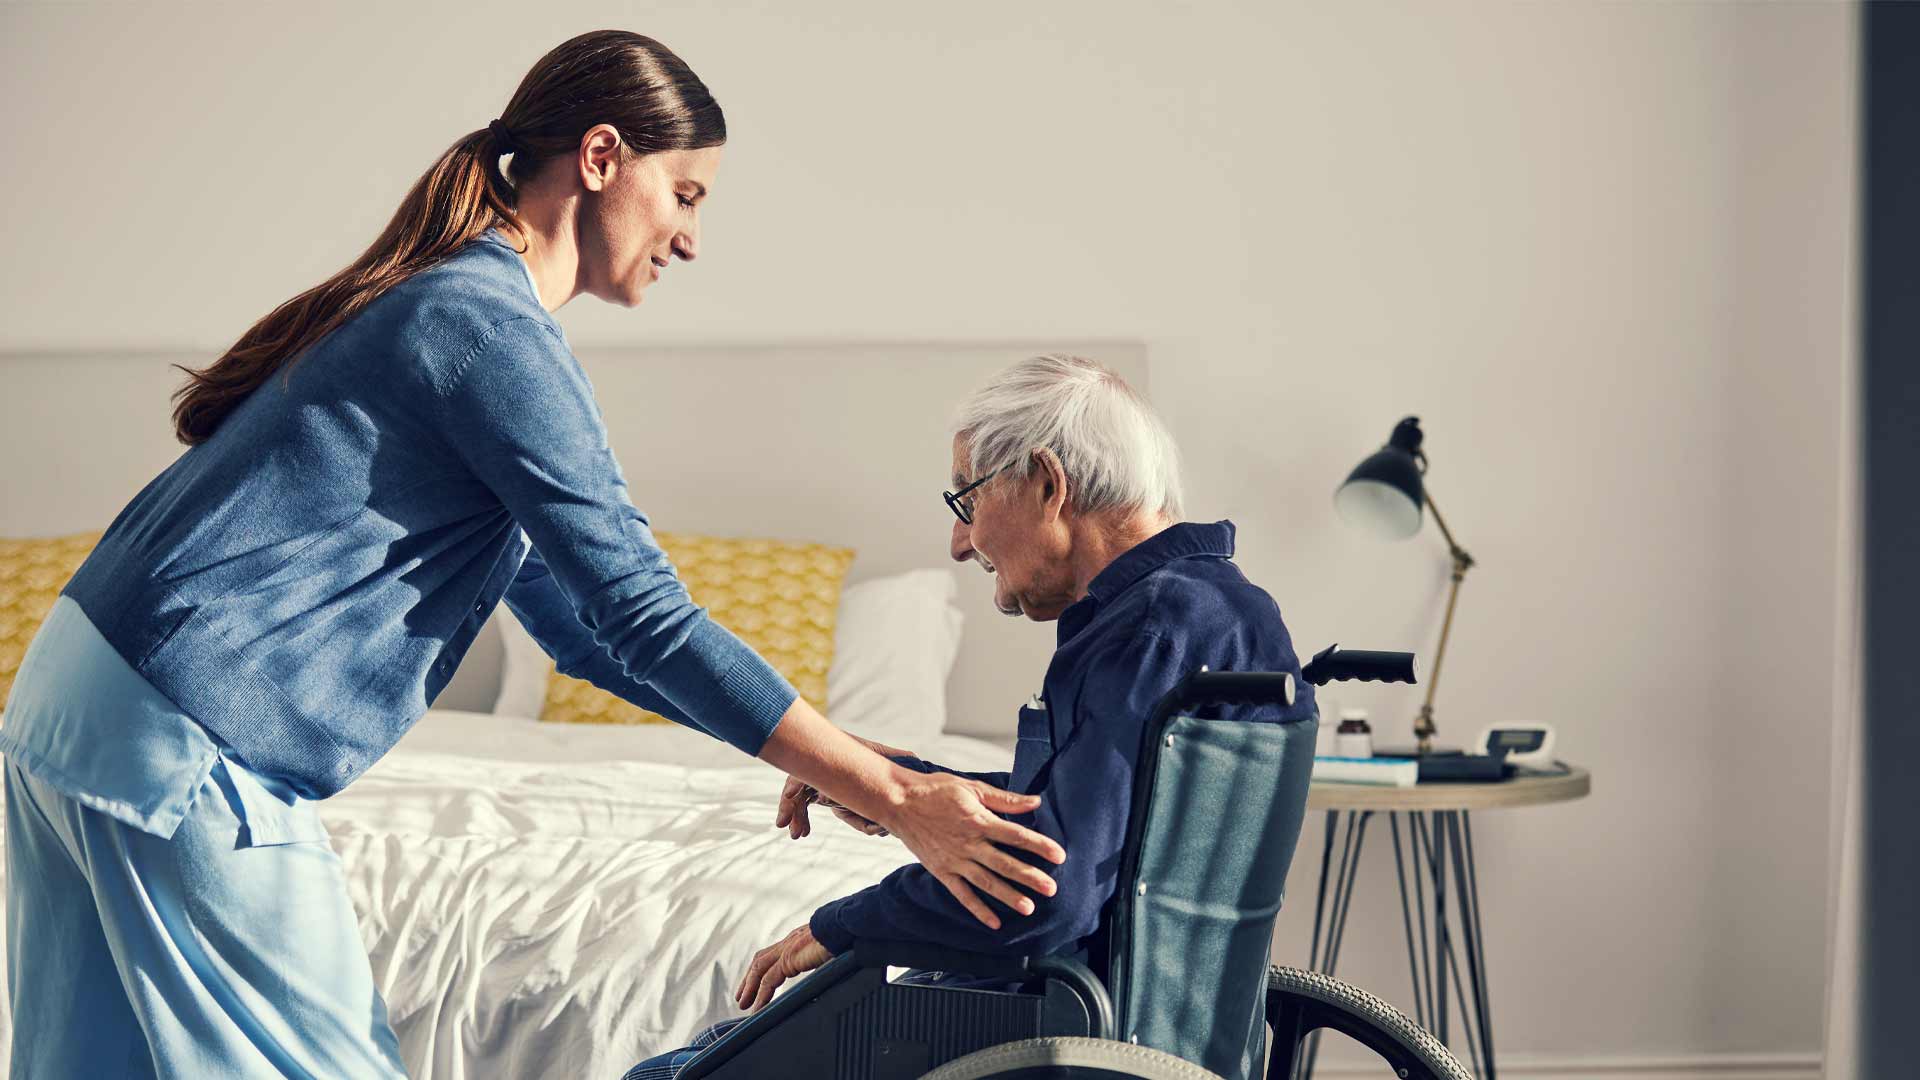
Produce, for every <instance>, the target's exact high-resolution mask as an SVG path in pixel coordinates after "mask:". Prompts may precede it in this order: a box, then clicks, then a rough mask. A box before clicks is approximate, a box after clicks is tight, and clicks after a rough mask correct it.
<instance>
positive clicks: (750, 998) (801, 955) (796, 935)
mask: <svg viewBox="0 0 1920 1080" xmlns="http://www.w3.org/2000/svg"><path fill="white" fill-rule="evenodd" d="M831 959H833V954H832V953H829V952H828V951H827V948H826V946H824V945H822V944H820V943H819V942H817V941H815V940H813V931H812V929H810V928H808V927H805V926H800V927H795V928H794V929H793V930H792V931H790V932H789V933H788V934H787V936H786V937H783V938H781V939H780V940H779V941H776V942H774V943H773V944H771V945H769V946H767V947H766V948H764V949H761V950H760V951H759V952H757V953H755V954H754V955H753V963H752V964H749V965H748V966H747V974H746V977H745V978H743V979H741V980H740V986H739V988H738V989H736V990H734V992H733V1003H734V1004H735V1005H738V1006H739V1007H740V1008H742V1009H746V1010H748V1011H749V1012H759V1011H760V1010H761V1009H762V1008H763V1007H765V1005H766V1004H767V1002H769V1001H772V1000H773V992H774V991H775V990H777V989H779V987H780V984H781V983H783V982H786V981H787V980H788V979H791V978H793V977H795V976H797V975H801V974H804V973H806V972H809V971H812V970H813V969H814V968H817V967H819V966H820V965H821V964H824V963H826V962H827V961H828V960H831Z"/></svg>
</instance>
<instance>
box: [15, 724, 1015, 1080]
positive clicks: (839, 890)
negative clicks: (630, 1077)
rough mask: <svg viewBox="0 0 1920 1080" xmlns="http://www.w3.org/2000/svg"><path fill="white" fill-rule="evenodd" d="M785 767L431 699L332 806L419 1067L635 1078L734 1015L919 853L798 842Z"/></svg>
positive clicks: (826, 831)
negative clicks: (813, 918)
mask: <svg viewBox="0 0 1920 1080" xmlns="http://www.w3.org/2000/svg"><path fill="white" fill-rule="evenodd" d="M914 749H916V750H920V751H922V752H923V754H924V755H925V756H927V757H929V758H932V759H933V760H938V761H944V762H946V763H949V764H952V765H955V766H956V767H962V768H973V769H987V768H1005V767H1006V763H1007V761H1008V760H1009V759H1010V757H1011V751H1010V750H1009V749H1008V748H1006V747H1004V746H1001V745H998V744H995V743H992V742H988V741H984V740H981V739H976V738H971V737H967V736H953V735H947V736H939V737H936V738H934V739H932V740H929V741H928V742H927V743H925V744H924V745H921V746H916V747H915V748H914ZM780 779H781V777H780V774H779V773H778V772H776V771H775V770H773V769H770V768H768V767H766V766H764V765H761V764H759V763H757V762H753V761H751V760H749V759H746V758H743V757H741V756H740V754H739V753H738V752H736V751H734V750H732V749H731V748H729V747H726V746H724V745H722V744H720V743H717V742H715V741H713V740H712V739H710V738H708V737H707V736H705V735H703V734H700V733H698V732H694V731H690V730H687V729H684V728H673V727H658V726H649V727H601V726H587V725H580V726H573V725H554V724H540V723H538V722H536V721H533V720H529V719H525V718H522V717H512V716H494V715H488V714H481V713H466V712H457V711H451V710H434V711H430V712H429V713H427V715H426V716H425V717H423V718H422V719H421V721H420V723H419V725H418V726H417V727H416V728H415V729H414V731H413V732H412V733H411V734H409V735H408V736H407V738H406V739H405V740H403V741H402V743H401V744H400V746H399V747H398V748H396V749H395V751H394V752H393V753H391V754H389V755H388V756H387V757H386V758H385V759H383V760H382V761H381V762H380V763H379V764H377V765H376V766H374V768H373V769H372V770H370V771H369V772H368V773H367V775H366V776H365V777H363V778H362V779H361V780H360V781H359V782H357V783H355V784H354V785H353V786H352V787H351V788H349V789H348V790H347V791H346V792H344V793H342V794H341V795H339V796H337V797H336V798H333V799H330V800H328V801H327V802H326V803H324V804H323V806H322V808H323V816H324V818H325V820H326V823H327V828H328V831H329V832H330V833H331V835H332V842H333V847H334V849H335V850H336V851H337V852H338V853H339V854H340V856H341V859H342V862H343V863H344V864H345V867H346V872H347V882H348V889H349V892H350V894H351V895H352V898H353V903H354V908H355V910H356V911H357V912H358V913H359V915H360V928H361V933H362V936H363V937H364V939H365V941H366V945H367V951H368V954H369V956H370V958H371V960H372V963H373V971H374V977H375V980H376V982H377V983H378V984H379V986H380V988H381V990H382V992H383V993H384V994H385V995H386V998H387V1004H388V1007H389V1008H390V1009H391V1018H392V1021H393V1026H394V1030H395V1031H396V1032H397V1033H398V1035H399V1037H400V1043H401V1047H402V1052H403V1054H404V1056H405V1059H406V1062H407V1067H408V1070H409V1072H410V1073H411V1075H413V1076H415V1077H436V1078H441V1080H479V1078H485V1077H501V1076H516V1077H518V1076H524V1077H595V1076H598V1077H612V1076H618V1075H620V1073H621V1071H623V1070H624V1069H625V1068H626V1067H627V1066H629V1065H631V1064H632V1063H633V1062H634V1061H636V1060H638V1059H640V1058H642V1057H645V1056H647V1055H649V1054H652V1053H655V1052H657V1051H659V1050H662V1049H670V1048H672V1047H673V1046H678V1045H680V1044H681V1042H682V1041H684V1039H685V1038H686V1037H687V1036H688V1035H689V1034H691V1033H692V1032H693V1031H696V1030H698V1029H699V1028H700V1027H702V1026H704V1025H706V1024H708V1023H712V1022H713V1021H715V1020H718V1019H720V1018H722V1017H724V1016H728V1015H734V1011H733V1008H732V1003H731V1000H730V990H731V987H732V985H733V983H734V982H735V981H737V980H738V978H739V976H740V974H741V973H742V972H744V971H745V969H746V963H747V961H748V960H749V959H750V958H751V957H752V955H753V953H754V951H755V950H757V949H759V948H761V947H763V946H765V945H768V944H771V943H772V942H773V941H775V940H777V939H778V938H779V937H780V936H781V935H782V934H784V933H785V932H786V931H788V930H790V929H792V928H793V927H794V926H796V925H798V924H799V923H800V922H803V921H805V919H806V917H807V915H808V914H809V913H810V912H811V911H812V910H813V908H814V907H816V906H818V905H819V904H820V903H822V902H824V901H826V900H829V899H832V898H834V897H836V896H841V895H844V894H845V893H848V892H851V891H854V890H856V889H859V888H861V887H863V886H865V885H868V884H870V883H872V882H873V881H876V880H878V879H879V878H880V877H882V876H884V875H885V874H886V873H887V872H888V871H889V870H891V869H893V868H894V867H895V866H898V865H900V864H901V863H903V862H906V861H908V860H909V859H910V858H911V857H910V856H909V855H908V854H907V853H906V849H905V848H903V847H902V846H901V845H900V844H899V842H898V841H896V840H893V839H891V838H874V837H866V836H862V835H860V834H858V833H856V832H854V831H853V830H852V829H849V828H846V827H845V826H843V825H841V824H839V823H838V822H835V821H832V820H830V819H824V818H823V819H822V820H821V821H820V822H819V823H818V827H817V828H816V830H815V832H814V834H813V835H812V836H810V837H808V838H807V839H805V840H801V841H793V840H789V839H788V838H787V834H786V832H785V831H784V830H776V829H774V828H773V827H772V821H773V807H774V798H775V795H776V793H777V792H778V790H779V784H780ZM0 902H4V894H0ZM6 1026H7V1014H6V1013H5V1012H0V1033H5V1034H10V1032H5V1028H6ZM4 1071H5V1058H4V1055H0V1073H4Z"/></svg>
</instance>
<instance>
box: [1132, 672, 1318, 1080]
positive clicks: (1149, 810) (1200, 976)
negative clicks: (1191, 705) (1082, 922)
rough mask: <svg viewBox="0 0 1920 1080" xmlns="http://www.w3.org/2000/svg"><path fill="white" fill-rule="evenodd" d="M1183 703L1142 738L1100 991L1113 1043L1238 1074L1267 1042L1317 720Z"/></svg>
mask: <svg viewBox="0 0 1920 1080" xmlns="http://www.w3.org/2000/svg"><path fill="white" fill-rule="evenodd" d="M1262 677H1264V678H1274V679H1279V678H1283V677H1282V676H1257V677H1255V678H1262ZM1238 678H1243V679H1244V678H1246V677H1245V676H1239V677H1238ZM1289 692H1290V687H1289ZM1193 696H1194V695H1187V697H1188V698H1189V699H1191V698H1192V697H1193ZM1180 698H1181V692H1180V691H1176V692H1175V693H1174V694H1170V695H1168V700H1167V701H1166V702H1163V703H1162V708H1160V709H1159V710H1156V713H1155V715H1154V717H1153V718H1151V719H1150V720H1149V722H1148V724H1147V726H1146V731H1145V733H1144V736H1143V744H1144V745H1143V746H1142V748H1141V755H1140V759H1139V763H1138V765H1137V770H1138V771H1137V773H1136V779H1135V784H1134V801H1133V812H1132V817H1131V819H1130V822H1129V827H1128V828H1129V835H1128V843H1127V847H1126V849H1125V851H1124V854H1123V856H1122V866H1121V874H1120V879H1119V882H1118V884H1117V889H1116V893H1115V897H1114V906H1113V909H1112V916H1111V923H1110V925H1109V928H1108V932H1109V934H1110V950H1109V955H1108V957H1107V966H1108V984H1109V989H1110V991H1111V993H1112V996H1113V1003H1114V1012H1115V1018H1116V1022H1117V1025H1118V1035H1119V1037H1120V1038H1122V1039H1129V1040H1131V1041H1135V1042H1138V1043H1140V1044H1142V1045H1145V1046H1150V1047H1153V1048H1155V1049H1158V1050H1164V1051H1166V1052H1168V1053H1171V1054H1175V1055H1177V1056H1179V1057H1182V1058H1185V1059H1186V1060H1188V1061H1191V1062H1193V1063H1195V1064H1197V1065H1201V1066H1204V1067H1206V1068H1208V1069H1211V1070H1213V1071H1214V1072H1216V1073H1219V1074H1220V1075H1222V1076H1224V1077H1228V1078H1229V1080H1243V1078H1245V1077H1250V1076H1254V1075H1257V1073H1258V1069H1259V1065H1258V1062H1259V1061H1260V1059H1261V1056H1262V1049H1263V1047H1264V1044H1265V1036H1266V1031H1265V1026H1264V1013H1263V1009H1264V1004H1265V1000H1266V985H1267V966H1268V963H1269V959H1268V957H1269V952H1270V949H1271V942H1272V938H1273V924H1274V919H1275V917H1276V916H1277V915H1278V914H1279V911H1280V901H1281V898H1282V894H1283V893H1284V891H1285V886H1286V880H1287V868H1288V866H1289V865H1290V864H1291V863H1292V862H1293V851H1294V846H1295V844H1296V842H1297V841H1298V840H1299V838H1300V826H1301V823H1302V821H1303V820H1304V817H1305V814H1306V800H1307V787H1308V784H1309V782H1310V781H1311V777H1312V772H1313V750H1314V734H1315V731H1316V730H1317V728H1318V723H1317V718H1313V719H1305V720H1288V721H1284V722H1282V721H1281V719H1280V717H1281V715H1282V713H1281V710H1280V708H1279V707H1278V706H1279V705H1282V704H1284V703H1285V702H1284V701H1274V702H1273V704H1274V706H1275V707H1271V708H1261V709H1257V710H1242V713H1243V715H1250V716H1253V717H1255V718H1254V719H1249V720H1237V721H1223V720H1205V719H1198V718H1196V717H1194V716H1191V715H1185V714H1184V712H1185V711H1186V710H1183V709H1182V704H1183V702H1182V701H1181V700H1180ZM1243 700H1244V699H1243ZM1261 717H1264V719H1262V718H1261Z"/></svg>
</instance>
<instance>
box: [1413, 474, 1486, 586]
mask: <svg viewBox="0 0 1920 1080" xmlns="http://www.w3.org/2000/svg"><path fill="white" fill-rule="evenodd" d="M1421 495H1422V497H1424V498H1425V499H1426V500H1427V510H1428V511H1429V512H1431V513H1432V514H1433V523H1434V524H1435V525H1438V526H1440V535H1441V536H1443V537H1445V538H1446V541H1447V548H1448V550H1450V551H1451V552H1452V553H1453V561H1454V562H1456V563H1465V564H1466V566H1463V567H1461V569H1462V570H1463V571H1464V570H1466V569H1467V568H1469V567H1471V566H1472V565H1473V556H1471V555H1469V554H1467V549H1465V548H1463V547H1461V546H1460V543H1459V541H1457V540H1455V539H1454V538H1453V530H1452V529H1449V528H1447V519H1446V518H1443V517H1441V516H1440V504H1439V503H1436V502H1434V501H1433V493H1432V492H1431V491H1426V490H1424V487H1423V489H1422V491H1421Z"/></svg>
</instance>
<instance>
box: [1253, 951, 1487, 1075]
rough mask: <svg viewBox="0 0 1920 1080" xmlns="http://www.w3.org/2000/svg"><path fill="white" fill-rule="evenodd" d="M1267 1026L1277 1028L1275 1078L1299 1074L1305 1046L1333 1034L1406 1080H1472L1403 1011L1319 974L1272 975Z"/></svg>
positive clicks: (1276, 971)
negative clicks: (1317, 1035) (1318, 1035)
mask: <svg viewBox="0 0 1920 1080" xmlns="http://www.w3.org/2000/svg"><path fill="white" fill-rule="evenodd" d="M1267 1022H1268V1023H1269V1024H1271V1025H1273V1042H1272V1051H1273V1052H1272V1056H1271V1059H1270V1060H1271V1064H1270V1066H1269V1068H1268V1074H1269V1077H1270V1080H1271V1078H1275V1077H1280V1076H1283V1075H1285V1076H1291V1075H1292V1074H1293V1073H1294V1072H1295V1071H1297V1069H1298V1059H1299V1057H1300V1050H1301V1045H1302V1043H1304V1042H1305V1041H1306V1038H1307V1036H1308V1035H1309V1034H1311V1033H1312V1032H1313V1031H1314V1030H1315V1029H1318V1028H1332V1029H1333V1030H1335V1031H1338V1032H1340V1033H1341V1034H1343V1035H1346V1036H1347V1037H1348V1038H1351V1039H1353V1040H1354V1041H1355V1042H1358V1043H1360V1044H1361V1045H1363V1046H1365V1047H1367V1048H1368V1049H1369V1050H1372V1051H1373V1052H1374V1053H1376V1054H1379V1055H1380V1057H1381V1058H1382V1059H1383V1060H1384V1061H1385V1062H1386V1064H1387V1066H1388V1068H1389V1069H1390V1070H1391V1075H1394V1076H1396V1077H1400V1078H1403V1080H1473V1074H1472V1073H1469V1072H1468V1071H1467V1070H1466V1068H1465V1067H1464V1066H1462V1065H1461V1064H1460V1062H1458V1061H1456V1060H1454V1056H1453V1054H1452V1053H1450V1052H1448V1050H1447V1048H1446V1047H1445V1046H1443V1045H1441V1043H1440V1040H1438V1039H1436V1038H1434V1037H1433V1036H1432V1035H1431V1034H1429V1033H1428V1032H1427V1030H1426V1029H1425V1028H1423V1027H1421V1026H1420V1025H1418V1024H1416V1023H1414V1022H1413V1021H1412V1020H1410V1019H1408V1018H1407V1015H1406V1014H1405V1013H1403V1012H1401V1011H1400V1010H1399V1009H1396V1008H1394V1007H1393V1006H1391V1005H1389V1004H1387V1003H1386V1002H1384V1001H1381V1000H1380V999H1379V998H1377V997H1374V996H1373V995H1372V994H1369V993H1367V992H1366V991H1365V990H1362V989H1360V988H1359V987H1357V986H1349V985H1347V984H1346V983H1343V982H1341V981H1340V980H1338V979H1335V978H1331V977H1329V976H1326V975H1322V974H1321V973H1319V972H1317V971H1301V970H1299V969H1298V968H1283V967H1275V968H1269V969H1268V970H1267Z"/></svg>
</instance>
